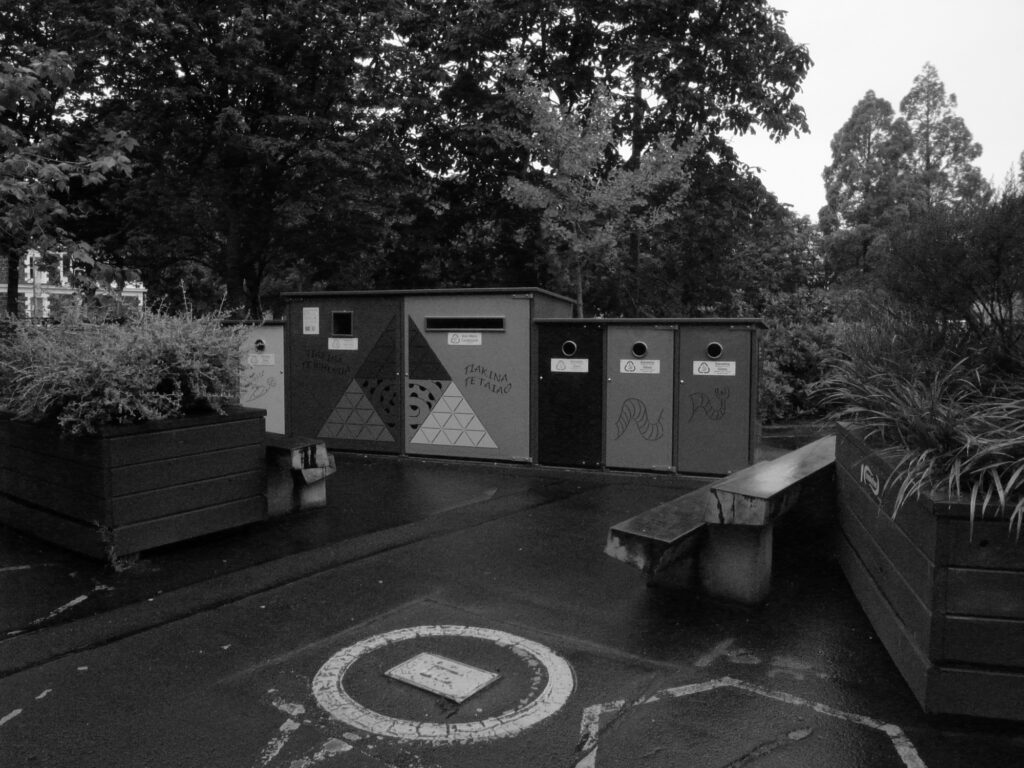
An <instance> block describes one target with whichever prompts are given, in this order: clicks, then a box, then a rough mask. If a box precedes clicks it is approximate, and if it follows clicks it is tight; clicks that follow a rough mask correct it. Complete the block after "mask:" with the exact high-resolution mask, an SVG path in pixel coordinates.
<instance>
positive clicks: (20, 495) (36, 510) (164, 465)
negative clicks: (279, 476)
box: [0, 408, 266, 558]
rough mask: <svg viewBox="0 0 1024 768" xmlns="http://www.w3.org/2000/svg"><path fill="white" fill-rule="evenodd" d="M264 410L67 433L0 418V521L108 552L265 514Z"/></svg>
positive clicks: (92, 551)
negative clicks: (88, 433)
mask: <svg viewBox="0 0 1024 768" xmlns="http://www.w3.org/2000/svg"><path fill="white" fill-rule="evenodd" d="M263 418H264V412H263V411H261V410H256V409H250V408H233V409H231V410H230V412H229V413H228V414H227V415H224V416H218V415H204V416H190V417H186V418H181V419H169V420H166V421H155V422H148V423H142V424H131V425H121V426H116V427H109V428H106V429H105V430H104V431H103V433H102V434H101V435H98V436H95V437H91V436H90V437H68V436H64V435H61V434H60V433H59V432H58V431H57V429H56V428H55V427H53V426H43V425H38V424H30V423H27V422H22V421H15V420H10V419H4V418H0V523H3V524H5V525H8V526H10V527H12V528H16V529H18V530H20V531H24V532H26V533H29V534H32V535H34V536H37V537H39V538H42V539H45V540H47V541H49V542H51V543H53V544H57V545H59V546H62V547H65V548H68V549H72V550H74V551H76V552H80V553H82V554H84V555H88V556H91V557H97V558H114V557H120V556H123V555H127V554H131V553H134V552H139V551H141V550H145V549H151V548H153V547H159V546H162V545H164V544H171V543H174V542H177V541H182V540H184V539H189V538H193V537H195V536H201V535H203V534H206V533H212V532H214V531H219V530H223V529H225V528H232V527H234V526H238V525H243V524H245V523H250V522H253V521H255V520H261V519H264V518H265V517H266V498H265V495H264V493H265V483H266V464H265V458H264V443H263V440H264V434H263Z"/></svg>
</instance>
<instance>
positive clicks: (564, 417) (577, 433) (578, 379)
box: [536, 320, 605, 468]
mask: <svg viewBox="0 0 1024 768" xmlns="http://www.w3.org/2000/svg"><path fill="white" fill-rule="evenodd" d="M536 325H537V358H538V362H537V371H538V376H537V457H538V462H539V463H541V464H548V465H553V466H564V467H589V468H598V467H600V466H601V463H602V457H603V426H604V377H605V363H604V360H605V326H604V325H603V324H602V323H601V322H600V321H596V320H595V321H589V320H575V321H568V320H567V321H543V320H541V321H537V323H536Z"/></svg>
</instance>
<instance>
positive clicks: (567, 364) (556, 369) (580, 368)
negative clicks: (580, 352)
mask: <svg viewBox="0 0 1024 768" xmlns="http://www.w3.org/2000/svg"><path fill="white" fill-rule="evenodd" d="M551 372H552V373H590V360H588V359H587V358H581V359H579V360H576V359H575V358H571V357H552V358H551Z"/></svg>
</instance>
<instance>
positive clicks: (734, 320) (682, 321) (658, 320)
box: [534, 317, 768, 329]
mask: <svg viewBox="0 0 1024 768" xmlns="http://www.w3.org/2000/svg"><path fill="white" fill-rule="evenodd" d="M534 322H536V323H561V324H572V323H578V324H580V325H586V324H591V325H594V324H598V325H672V326H676V325H678V326H686V325H736V326H744V327H755V328H761V329H765V328H767V327H768V325H767V324H766V323H765V321H764V320H763V319H762V318H760V317H573V318H566V319H564V320H558V319H552V318H546V317H545V318H538V319H537V320H535V321H534Z"/></svg>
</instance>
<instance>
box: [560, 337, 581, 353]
mask: <svg viewBox="0 0 1024 768" xmlns="http://www.w3.org/2000/svg"><path fill="white" fill-rule="evenodd" d="M577 349H578V347H577V346H576V342H575V341H573V340H572V339H568V340H566V341H563V342H562V354H563V355H565V356H566V357H572V356H573V355H575V354H576V350H577Z"/></svg>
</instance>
